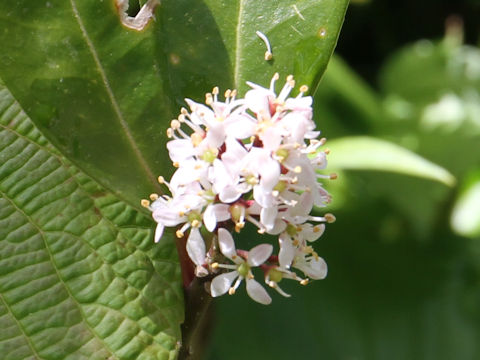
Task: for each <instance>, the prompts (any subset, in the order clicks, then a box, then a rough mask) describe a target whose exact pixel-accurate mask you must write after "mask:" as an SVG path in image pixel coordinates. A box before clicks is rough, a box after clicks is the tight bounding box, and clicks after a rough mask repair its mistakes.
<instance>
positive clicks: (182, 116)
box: [178, 114, 185, 122]
mask: <svg viewBox="0 0 480 360" xmlns="http://www.w3.org/2000/svg"><path fill="white" fill-rule="evenodd" d="M178 121H180V122H185V115H183V114H180V115H178Z"/></svg>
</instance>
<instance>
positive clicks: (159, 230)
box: [154, 223, 165, 243]
mask: <svg viewBox="0 0 480 360" xmlns="http://www.w3.org/2000/svg"><path fill="white" fill-rule="evenodd" d="M164 228H165V226H164V225H163V224H161V223H158V224H157V227H156V228H155V236H154V241H155V242H156V243H158V242H159V241H160V238H161V237H162V235H163V229H164Z"/></svg>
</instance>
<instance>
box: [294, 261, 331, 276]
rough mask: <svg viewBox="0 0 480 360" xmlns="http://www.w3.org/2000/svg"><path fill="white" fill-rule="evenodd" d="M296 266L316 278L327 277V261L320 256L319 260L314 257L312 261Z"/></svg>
mask: <svg viewBox="0 0 480 360" xmlns="http://www.w3.org/2000/svg"><path fill="white" fill-rule="evenodd" d="M296 267H298V268H299V269H300V270H302V271H303V272H304V273H305V275H307V276H309V277H311V278H312V279H314V280H321V279H325V277H326V276H327V271H328V270H327V263H326V262H325V260H323V259H322V258H321V257H319V258H318V260H315V259H314V258H312V259H311V261H310V262H308V263H304V264H302V265H301V266H296Z"/></svg>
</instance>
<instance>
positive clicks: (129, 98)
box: [0, 0, 347, 360]
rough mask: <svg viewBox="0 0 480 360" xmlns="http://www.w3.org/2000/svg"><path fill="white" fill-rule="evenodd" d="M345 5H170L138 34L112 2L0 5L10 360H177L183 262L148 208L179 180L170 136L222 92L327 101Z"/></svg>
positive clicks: (2, 350)
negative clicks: (283, 80) (314, 96)
mask: <svg viewBox="0 0 480 360" xmlns="http://www.w3.org/2000/svg"><path fill="white" fill-rule="evenodd" d="M145 3H146V2H145V1H139V2H136V1H129V4H130V8H129V9H128V11H127V14H128V15H129V16H135V15H136V11H138V9H140V7H141V6H142V5H144V4H145ZM346 6H347V1H346V0H342V1H338V0H325V1H322V2H317V1H314V0H304V1H285V2H282V3H281V6H279V4H277V3H270V2H258V1H254V0H250V1H248V0H238V1H226V0H225V1H209V0H207V1H186V0H182V1H176V0H175V1H174V0H164V1H162V3H161V5H160V6H158V7H157V8H156V11H155V14H154V15H155V20H152V21H151V22H150V23H149V24H148V25H147V26H146V27H145V29H143V30H142V31H135V30H131V29H128V28H127V27H125V26H122V24H121V21H120V16H119V13H118V11H119V8H118V6H116V4H115V2H114V1H113V0H112V1H110V0H108V1H107V0H103V1H96V0H87V1H77V0H68V1H60V0H51V1H47V2H31V1H26V0H20V1H16V2H10V3H7V2H3V3H0V13H1V14H2V15H1V17H2V23H3V24H4V26H2V29H1V30H0V43H1V45H0V46H1V50H2V51H1V52H0V78H1V79H2V80H3V83H4V84H5V85H1V86H2V87H1V89H0V102H1V104H2V106H1V109H0V116H1V125H0V130H1V131H0V145H1V146H0V158H1V162H0V191H1V193H0V205H1V206H0V212H1V216H0V222H1V225H2V226H1V229H0V234H1V235H0V252H1V256H0V262H1V269H2V270H1V275H2V276H1V277H0V279H1V280H0V300H1V302H0V327H1V328H2V329H6V331H4V332H3V334H2V335H1V336H0V354H2V356H4V358H5V359H15V360H16V359H23V358H32V357H35V358H42V359H68V358H70V359H81V358H85V359H87V358H88V359H105V358H112V359H113V358H119V359H137V358H138V359H167V358H175V357H176V354H177V351H178V344H179V341H180V338H181V334H180V326H179V325H180V323H181V322H182V321H183V317H184V311H183V310H184V309H183V308H182V307H183V294H182V291H181V285H180V274H179V273H180V269H179V265H178V263H177V256H176V251H175V247H174V246H173V239H172V237H171V234H168V233H167V234H166V235H164V237H163V238H162V242H161V243H160V244H153V241H152V240H153V235H152V227H153V222H152V220H151V219H149V217H147V216H146V215H144V214H143V212H142V211H143V210H142V209H141V208H140V199H141V198H142V197H145V195H146V194H149V193H151V192H153V191H155V192H159V193H161V189H160V188H159V186H158V184H157V182H156V176H157V175H159V174H162V175H166V176H168V173H170V172H171V171H172V170H170V169H169V167H168V166H169V165H168V164H169V162H168V161H166V160H167V155H166V151H165V142H166V137H165V130H166V128H167V127H168V124H169V122H170V120H171V119H172V117H175V116H176V115H177V114H178V112H179V108H180V106H181V105H183V104H184V100H183V99H184V98H185V97H190V98H192V99H194V100H197V101H200V100H201V99H202V98H203V96H204V93H205V92H206V91H209V90H210V89H211V88H212V87H213V86H215V85H219V86H221V88H222V89H226V88H228V87H230V88H233V87H235V88H238V89H239V91H240V92H241V93H242V92H244V91H245V90H246V89H247V86H246V84H245V81H246V80H251V81H254V82H257V83H259V84H261V85H264V86H268V83H269V81H270V79H271V77H272V75H273V73H275V72H279V73H280V74H281V76H282V77H285V76H287V75H288V74H294V75H295V76H296V79H297V80H298V82H299V83H300V84H306V85H308V86H310V88H313V89H315V88H316V86H317V85H318V82H319V80H320V77H321V75H322V73H323V71H324V70H325V69H326V66H327V63H328V60H329V58H330V56H331V54H332V52H333V49H334V47H335V44H336V41H337V38H338V34H339V31H340V27H341V24H342V21H343V16H344V13H345V10H346ZM256 31H262V32H263V33H265V34H266V35H267V36H268V38H269V40H270V42H271V44H272V48H273V59H272V60H270V61H265V60H264V52H265V50H266V48H265V45H264V44H263V42H262V41H261V39H260V38H259V37H258V36H257V35H256V34H255V32H256ZM292 54H294V56H292ZM17 101H18V103H17Z"/></svg>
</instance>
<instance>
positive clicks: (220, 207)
mask: <svg viewBox="0 0 480 360" xmlns="http://www.w3.org/2000/svg"><path fill="white" fill-rule="evenodd" d="M213 208H214V211H215V217H216V218H217V221H225V220H228V219H230V216H231V215H230V211H229V209H230V205H228V204H215V205H213Z"/></svg>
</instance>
